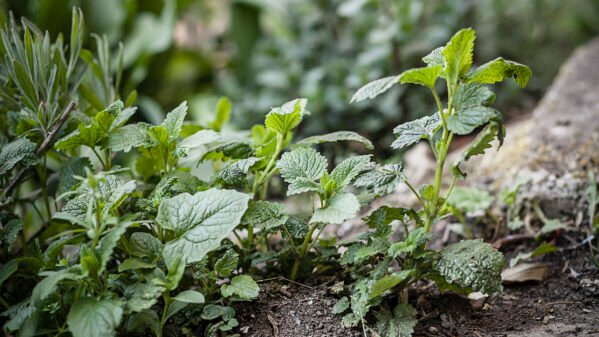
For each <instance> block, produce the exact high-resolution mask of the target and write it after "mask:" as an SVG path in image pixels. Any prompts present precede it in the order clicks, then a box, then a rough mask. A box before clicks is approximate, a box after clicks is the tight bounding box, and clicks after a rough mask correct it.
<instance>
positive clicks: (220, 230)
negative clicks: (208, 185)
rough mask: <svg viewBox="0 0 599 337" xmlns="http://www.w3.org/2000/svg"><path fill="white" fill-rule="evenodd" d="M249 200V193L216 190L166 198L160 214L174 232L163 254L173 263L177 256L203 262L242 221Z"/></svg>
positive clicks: (160, 207) (189, 260)
mask: <svg viewBox="0 0 599 337" xmlns="http://www.w3.org/2000/svg"><path fill="white" fill-rule="evenodd" d="M248 200H249V196H248V195H246V194H243V193H239V192H236V191H230V190H215V189H210V190H208V191H204V192H198V193H196V194H194V195H190V194H188V193H183V194H179V195H177V196H175V197H173V198H170V199H165V200H164V201H163V202H162V203H161V204H160V206H159V208H158V216H157V217H156V221H157V222H158V223H159V224H160V225H161V226H162V227H163V228H165V229H168V230H172V231H173V232H174V239H173V240H171V241H169V242H167V243H166V245H165V247H164V251H163V253H162V254H163V256H164V259H165V261H167V263H170V262H172V261H173V260H174V258H175V256H183V257H184V258H185V259H186V260H187V262H188V263H193V262H198V261H200V260H201V259H202V258H203V257H204V256H205V255H206V254H207V253H208V252H210V251H211V250H213V249H215V248H217V247H218V246H219V245H220V242H221V240H222V239H224V238H225V237H226V236H227V235H228V234H229V233H230V232H231V230H233V229H234V228H235V227H236V226H237V225H238V224H239V222H240V220H241V217H242V216H243V214H244V213H245V211H246V209H247V204H248Z"/></svg>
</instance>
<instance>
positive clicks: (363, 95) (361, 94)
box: [350, 75, 400, 103]
mask: <svg viewBox="0 0 599 337" xmlns="http://www.w3.org/2000/svg"><path fill="white" fill-rule="evenodd" d="M399 78H400V76H399V75H396V76H389V77H384V78H381V79H378V80H376V81H372V82H370V83H368V84H366V85H364V86H363V87H361V88H360V89H358V91H356V93H355V94H354V95H353V96H352V98H351V100H350V103H354V102H361V101H363V100H365V99H373V98H375V97H376V96H378V95H380V94H382V93H384V92H385V91H387V90H389V89H391V87H393V85H395V84H396V83H398V82H399Z"/></svg>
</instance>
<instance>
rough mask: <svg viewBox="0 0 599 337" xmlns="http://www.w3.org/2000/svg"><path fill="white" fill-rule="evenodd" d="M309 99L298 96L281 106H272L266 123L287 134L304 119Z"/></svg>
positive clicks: (268, 127) (268, 126)
mask: <svg viewBox="0 0 599 337" xmlns="http://www.w3.org/2000/svg"><path fill="white" fill-rule="evenodd" d="M307 104H308V100H307V99H305V98H297V99H294V100H293V101H290V102H287V103H285V104H283V105H281V106H280V107H277V108H272V110H270V112H269V113H268V114H267V115H266V119H265V120H264V125H265V126H266V128H267V129H269V130H272V131H274V132H276V133H278V134H280V135H286V134H287V133H288V132H289V131H291V130H293V129H295V128H296V127H297V126H298V125H299V123H300V122H301V121H302V119H303V117H304V115H305V114H307V112H306V105H307Z"/></svg>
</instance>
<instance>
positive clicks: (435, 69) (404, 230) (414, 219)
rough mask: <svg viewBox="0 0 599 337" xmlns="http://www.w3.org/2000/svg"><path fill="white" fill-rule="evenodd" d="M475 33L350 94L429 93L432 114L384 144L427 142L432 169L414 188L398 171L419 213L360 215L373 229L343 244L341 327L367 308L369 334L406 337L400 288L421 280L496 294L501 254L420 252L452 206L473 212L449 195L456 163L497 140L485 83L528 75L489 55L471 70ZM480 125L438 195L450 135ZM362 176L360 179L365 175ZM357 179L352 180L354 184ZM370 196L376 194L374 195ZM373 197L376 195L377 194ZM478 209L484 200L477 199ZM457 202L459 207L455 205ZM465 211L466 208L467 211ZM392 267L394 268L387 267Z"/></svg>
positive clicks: (462, 246) (358, 319)
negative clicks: (346, 284)
mask: <svg viewBox="0 0 599 337" xmlns="http://www.w3.org/2000/svg"><path fill="white" fill-rule="evenodd" d="M474 40H475V32H474V30H473V29H462V30H460V31H459V32H457V33H456V34H455V35H454V36H453V37H452V38H451V40H450V41H449V42H448V43H447V44H446V45H445V46H443V47H439V48H437V49H435V50H433V51H432V52H431V53H430V54H429V55H427V56H425V57H424V58H423V61H424V63H426V66H425V67H422V68H416V69H411V70H407V71H405V72H403V73H402V74H400V75H397V76H390V77H385V78H382V79H380V80H377V81H374V82H371V83H368V84H367V85H365V86H363V87H362V88H360V89H359V90H358V91H357V92H356V93H355V94H354V96H353V97H352V102H358V101H362V100H365V99H371V98H374V97H376V96H378V95H380V94H382V93H383V92H385V91H387V90H389V89H390V88H392V87H393V86H394V85H395V84H396V83H401V84H405V83H410V84H417V85H421V86H424V87H426V88H428V89H429V90H430V92H431V93H432V96H433V98H434V100H435V102H436V104H437V111H436V112H435V113H434V114H432V115H430V116H425V117H422V118H420V119H417V120H414V121H411V122H407V123H405V124H401V125H399V126H398V127H396V128H395V130H394V133H395V134H396V136H397V139H396V140H395V141H394V142H393V144H392V145H391V147H392V148H394V149H402V148H405V147H407V146H409V145H412V144H414V143H416V142H418V141H420V140H422V139H426V140H427V141H428V142H429V144H430V145H431V149H432V151H433V153H434V155H435V158H436V161H437V166H436V171H435V176H434V181H433V182H432V184H430V185H428V184H427V185H424V186H422V187H420V188H419V189H418V190H417V189H416V188H415V187H413V186H412V185H411V184H410V183H409V181H408V178H407V177H405V176H403V174H402V173H401V170H399V173H398V176H400V177H401V178H400V181H401V182H404V183H406V184H407V185H408V187H409V188H410V190H411V191H412V193H414V195H415V196H416V198H417V199H418V201H419V203H420V206H421V209H420V210H413V209H404V208H390V207H386V206H385V207H382V208H379V209H377V210H376V211H374V212H373V213H372V214H370V215H369V216H368V217H366V218H365V221H366V223H367V224H368V225H369V227H371V228H373V229H374V231H373V232H368V233H365V234H364V235H363V236H362V237H361V238H359V240H357V242H354V243H351V244H349V245H348V249H347V251H346V252H345V253H344V255H343V257H342V258H341V263H342V264H345V265H348V266H349V267H350V270H351V274H352V278H353V279H354V280H355V281H354V283H353V284H352V285H351V286H350V290H351V296H350V297H349V299H344V300H343V302H342V303H348V304H349V305H346V306H345V305H344V309H345V310H341V309H339V310H338V311H339V312H346V311H348V310H350V309H351V311H350V312H349V313H348V314H346V315H345V316H344V318H343V321H344V323H345V324H346V325H349V326H354V325H358V324H360V323H361V324H362V326H363V327H364V329H365V334H366V327H365V317H366V314H367V313H368V312H369V309H370V308H373V307H377V306H378V307H379V308H380V309H378V310H376V314H375V316H376V318H377V323H376V325H375V327H374V328H373V330H374V331H375V332H376V333H377V334H378V335H385V336H409V335H411V333H412V331H413V330H412V328H413V327H414V325H415V324H416V320H415V314H416V312H415V311H414V310H413V309H410V307H409V304H408V298H407V287H408V286H409V285H410V284H413V283H414V282H417V281H419V280H421V279H424V278H426V279H429V280H432V281H434V282H436V283H437V285H438V286H439V287H440V288H441V289H449V290H453V291H458V292H465V293H468V292H476V291H478V292H483V293H486V294H490V295H492V294H496V293H498V292H500V291H501V290H502V286H501V276H500V273H501V270H502V267H503V264H504V261H503V257H502V254H501V253H499V252H498V251H496V250H495V249H493V248H492V247H491V246H490V245H489V244H486V243H484V242H482V241H481V240H465V241H461V242H459V243H457V244H454V245H451V246H449V247H447V248H444V249H442V250H440V251H433V250H430V249H427V243H428V241H429V240H430V239H431V238H432V235H431V231H432V229H433V226H434V224H435V223H436V222H437V221H438V220H439V219H440V218H442V217H443V216H445V215H446V214H447V213H448V212H449V211H450V209H451V208H452V206H458V207H462V206H464V205H465V206H468V207H466V208H472V207H474V206H476V207H474V208H476V209H480V208H481V207H482V206H481V205H478V204H476V205H475V204H473V202H472V200H466V199H465V198H462V197H457V198H456V197H455V196H454V197H453V199H451V198H450V195H451V193H452V191H453V189H454V186H455V183H456V181H457V179H462V178H465V177H466V173H465V172H464V169H463V168H462V166H463V164H464V163H465V162H466V161H468V160H469V159H470V158H471V157H473V156H476V155H481V154H483V153H484V152H485V150H487V149H488V148H490V147H491V142H492V141H493V140H495V139H497V140H499V144H500V145H501V143H502V142H503V137H504V134H505V130H504V127H503V125H502V118H501V114H500V113H499V111H497V110H495V109H493V108H492V107H491V106H490V105H491V104H492V103H493V101H494V100H495V94H493V92H492V91H491V90H489V89H488V88H487V87H486V86H485V84H493V83H496V82H500V81H503V80H504V79H507V78H514V80H515V81H516V83H517V84H518V85H519V86H521V87H524V86H526V84H527V82H528V80H529V78H530V77H531V76H532V72H531V70H530V69H529V68H528V67H526V66H524V65H522V64H519V63H516V62H513V61H507V60H505V59H503V58H497V59H495V60H493V61H490V62H488V63H486V64H483V65H481V66H480V67H478V68H475V69H472V63H473V50H474ZM438 79H442V80H444V81H445V83H446V90H447V103H446V104H443V102H442V101H441V99H440V97H439V95H438V94H437V80H438ZM479 128H482V130H480V131H479V133H478V135H477V136H476V137H475V138H474V140H473V141H472V143H471V144H470V145H469V146H468V147H466V149H465V150H464V152H463V153H462V154H461V155H460V156H459V157H458V159H457V161H456V162H455V163H453V165H452V167H451V174H452V178H451V182H450V184H449V187H448V188H447V191H446V192H444V193H442V188H443V178H444V176H445V170H444V169H445V161H446V158H447V153H448V151H449V146H450V144H451V142H452V139H453V138H454V136H458V135H468V134H470V133H473V132H475V131H476V130H477V129H479ZM368 174H369V173H366V174H365V175H368ZM361 178H363V177H359V178H358V179H361ZM375 192H377V191H376V190H375ZM379 192H380V191H379ZM483 199H484V200H485V203H486V205H485V207H484V208H487V207H488V206H489V204H490V201H491V199H490V198H488V196H487V197H485V198H477V200H478V201H479V203H480V202H482V200H483ZM460 204H462V206H459V205H460ZM470 206H472V207H470ZM395 221H398V222H399V223H400V224H401V226H400V227H399V231H400V233H401V236H402V239H400V240H399V241H395V242H394V241H393V240H392V239H391V238H392V234H393V233H394V228H393V226H392V223H393V222H395ZM395 264H396V265H397V266H399V267H396V266H394V265H395ZM396 293H399V294H400V295H399V297H400V301H399V304H397V305H396V306H395V307H394V308H393V309H389V307H388V306H389V304H390V301H389V297H390V295H392V294H396Z"/></svg>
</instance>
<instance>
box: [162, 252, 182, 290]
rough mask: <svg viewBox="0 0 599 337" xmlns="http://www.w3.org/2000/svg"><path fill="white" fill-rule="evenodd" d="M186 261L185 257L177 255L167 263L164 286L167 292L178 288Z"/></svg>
mask: <svg viewBox="0 0 599 337" xmlns="http://www.w3.org/2000/svg"><path fill="white" fill-rule="evenodd" d="M185 265H186V260H185V256H183V255H179V256H176V257H174V258H173V260H172V261H168V262H167V268H168V273H167V274H166V281H165V283H164V286H166V287H167V288H168V289H169V290H175V289H177V287H178V286H179V282H181V279H182V278H183V274H184V273H185Z"/></svg>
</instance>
